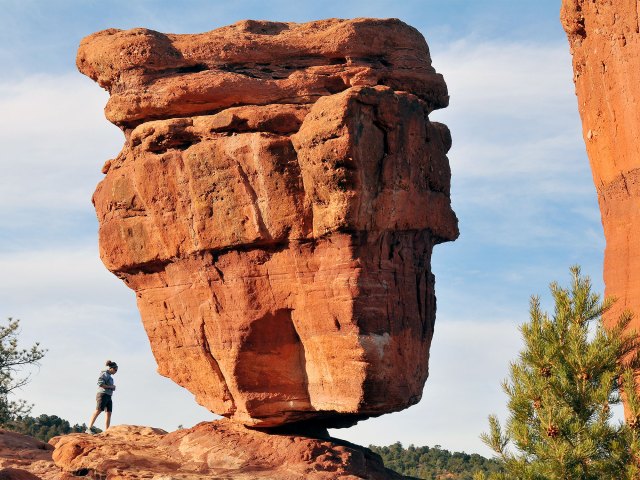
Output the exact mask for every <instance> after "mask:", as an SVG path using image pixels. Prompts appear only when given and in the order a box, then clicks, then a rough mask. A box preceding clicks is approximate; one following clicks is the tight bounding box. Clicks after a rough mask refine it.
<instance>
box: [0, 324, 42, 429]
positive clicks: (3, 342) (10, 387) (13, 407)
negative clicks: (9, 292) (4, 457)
mask: <svg viewBox="0 0 640 480" xmlns="http://www.w3.org/2000/svg"><path fill="white" fill-rule="evenodd" d="M19 332H20V320H14V319H12V318H9V320H8V322H7V325H6V326H4V325H0V425H6V424H7V423H9V422H11V421H12V420H15V419H16V418H18V417H20V416H22V415H26V414H27V413H29V412H30V411H31V405H28V404H27V403H26V402H25V401H24V400H11V399H10V398H9V395H10V394H11V393H12V392H14V390H16V389H18V388H20V387H22V386H24V385H26V384H27V383H28V382H29V376H28V375H27V376H23V377H17V374H18V372H19V370H21V369H22V368H23V367H25V366H28V365H37V364H38V361H39V360H40V359H42V357H44V354H45V352H46V350H43V349H41V348H40V345H39V344H38V343H35V344H34V345H32V346H31V347H30V348H22V349H21V348H19V347H18V333H19Z"/></svg>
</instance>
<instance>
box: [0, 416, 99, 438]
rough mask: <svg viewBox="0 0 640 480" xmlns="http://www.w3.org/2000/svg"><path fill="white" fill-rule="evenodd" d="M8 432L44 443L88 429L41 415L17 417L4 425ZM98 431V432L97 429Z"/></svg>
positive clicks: (57, 418)
mask: <svg viewBox="0 0 640 480" xmlns="http://www.w3.org/2000/svg"><path fill="white" fill-rule="evenodd" d="M2 427H3V428H6V429H7V430H12V431H14V432H18V433H22V434H24V435H29V436H30V437H35V438H37V439H38V440H42V441H43V442H48V441H49V439H50V438H53V437H56V436H58V435H67V434H69V433H81V432H84V431H85V430H86V429H87V426H86V425H85V424H84V423H83V424H82V425H79V424H75V425H71V424H70V423H69V422H68V421H67V420H64V419H62V418H60V417H58V416H56V415H45V414H43V415H39V416H37V417H31V416H29V415H25V416H23V417H17V418H15V419H13V420H11V421H9V422H6V423H5V424H3V425H2ZM96 431H98V430H97V429H96Z"/></svg>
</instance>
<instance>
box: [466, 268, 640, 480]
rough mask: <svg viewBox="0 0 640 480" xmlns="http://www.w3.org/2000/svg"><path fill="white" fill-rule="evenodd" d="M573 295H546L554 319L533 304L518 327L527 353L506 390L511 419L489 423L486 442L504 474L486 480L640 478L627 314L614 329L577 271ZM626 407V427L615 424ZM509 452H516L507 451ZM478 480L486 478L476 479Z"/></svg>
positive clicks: (638, 413) (638, 408)
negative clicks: (615, 410) (617, 411)
mask: <svg viewBox="0 0 640 480" xmlns="http://www.w3.org/2000/svg"><path fill="white" fill-rule="evenodd" d="M571 274H572V282H571V286H570V288H561V287H560V286H559V285H558V284H557V283H552V284H551V285H550V290H551V294H552V296H553V299H554V302H555V311H554V313H553V316H549V315H548V314H547V313H545V312H543V311H542V310H541V308H540V300H539V298H537V297H532V298H531V304H530V321H529V322H528V323H525V324H524V325H522V326H521V328H520V330H521V333H522V338H523V340H524V349H523V350H522V351H521V352H520V355H519V358H518V359H517V361H515V362H512V363H511V365H510V375H509V378H508V379H507V380H505V381H504V383H503V389H504V391H505V393H506V394H507V396H508V410H509V413H510V415H509V418H508V419H507V422H506V424H505V426H504V429H503V428H502V427H501V425H500V423H499V421H498V419H497V417H496V416H494V415H492V416H490V417H489V432H488V433H485V434H482V435H481V438H482V440H483V441H484V442H485V443H486V444H487V445H488V446H489V447H491V448H492V449H493V450H494V451H495V452H496V454H497V456H498V459H499V460H500V461H501V463H502V466H503V468H504V473H502V474H492V475H490V476H489V478H490V479H492V480H494V479H496V480H497V479H509V480H574V479H576V480H578V479H579V480H623V479H629V480H631V479H636V478H639V475H640V469H639V468H638V467H639V462H640V436H639V434H640V401H639V399H638V395H637V392H636V387H637V382H636V379H635V375H634V371H635V372H638V371H639V370H638V368H639V367H640V352H639V350H638V346H639V345H640V343H639V340H638V336H637V335H636V334H635V332H634V333H630V332H629V331H628V326H629V322H630V321H631V314H630V313H629V312H625V313H623V314H622V315H621V316H620V317H619V319H618V320H617V323H616V324H615V325H614V326H613V327H612V328H605V327H604V325H603V320H602V316H603V314H605V313H606V312H607V311H608V310H609V309H610V308H611V305H612V304H613V300H605V301H601V300H600V296H599V295H597V294H595V293H593V292H592V290H591V282H590V280H589V278H588V277H583V276H581V274H580V268H579V267H572V268H571ZM622 395H624V396H625V401H626V407H627V411H626V417H627V420H628V423H626V424H625V423H624V422H614V421H613V420H612V413H611V406H612V405H614V404H618V403H620V401H621V397H622ZM512 447H515V452H513V451H512V450H513V448H512ZM474 478H476V479H477V480H481V479H484V478H486V477H485V476H484V474H481V473H479V474H477V475H476V476H475V477H474Z"/></svg>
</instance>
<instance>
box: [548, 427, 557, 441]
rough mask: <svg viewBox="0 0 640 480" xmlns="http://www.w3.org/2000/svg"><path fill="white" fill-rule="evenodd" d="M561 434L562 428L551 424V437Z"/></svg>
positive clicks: (549, 433)
mask: <svg viewBox="0 0 640 480" xmlns="http://www.w3.org/2000/svg"><path fill="white" fill-rule="evenodd" d="M559 434H560V430H558V427H556V426H555V425H549V428H547V436H548V437H551V438H556V437H557V436H558V435H559Z"/></svg>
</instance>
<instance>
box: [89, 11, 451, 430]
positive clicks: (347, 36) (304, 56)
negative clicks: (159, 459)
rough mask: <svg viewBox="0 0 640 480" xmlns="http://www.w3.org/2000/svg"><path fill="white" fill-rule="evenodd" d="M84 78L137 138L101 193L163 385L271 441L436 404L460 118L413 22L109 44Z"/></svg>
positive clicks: (247, 29) (142, 35)
mask: <svg viewBox="0 0 640 480" xmlns="http://www.w3.org/2000/svg"><path fill="white" fill-rule="evenodd" d="M77 64H78V68H79V69H80V71H81V72H83V73H84V74H86V75H88V76H90V77H91V78H93V79H94V80H96V81H97V82H98V83H99V84H100V85H101V86H102V87H104V88H106V89H108V90H109V92H110V93H111V98H110V100H109V103H108V104H107V107H106V115H107V118H108V119H109V120H111V121H112V122H113V123H115V124H116V125H118V126H120V127H121V128H122V129H123V131H124V133H125V136H126V142H125V145H124V148H123V150H122V152H121V153H120V154H119V155H118V157H117V158H115V159H113V160H110V161H108V162H107V163H106V164H105V167H104V169H103V171H104V172H105V173H106V176H105V178H104V180H103V181H102V182H101V183H100V184H99V185H98V187H97V189H96V192H95V194H94V198H93V200H94V204H95V207H96V211H97V215H98V219H99V222H100V234H99V235H100V252H101V257H102V260H103V262H104V264H105V265H106V266H107V268H109V270H111V271H112V272H114V273H115V274H116V275H117V276H118V277H120V278H122V279H123V280H124V282H125V283H126V284H127V285H128V286H129V287H131V288H132V289H133V290H135V292H136V295H137V299H138V307H139V309H140V313H141V316H142V321H143V323H144V327H145V329H146V331H147V334H148V336H149V339H150V342H151V347H152V349H153V353H154V355H155V358H156V360H157V362H158V371H159V372H160V373H161V374H162V375H165V376H167V377H169V378H171V379H173V380H174V381H175V382H177V383H178V384H180V385H182V386H184V387H185V388H187V389H189V390H190V391H191V392H192V393H193V394H194V395H195V397H196V400H197V401H198V402H199V403H200V404H201V405H203V406H205V407H207V408H208V409H210V410H211V411H213V412H215V413H218V414H220V415H224V416H226V417H230V418H233V419H235V420H237V421H240V422H243V423H245V424H246V425H252V426H257V427H274V426H278V425H282V424H284V423H291V422H303V421H304V422H316V423H319V424H321V425H323V426H329V427H336V426H347V425H351V424H353V423H355V422H356V421H358V420H359V419H362V418H366V417H369V416H375V415H381V414H383V413H387V412H392V411H397V410H401V409H403V408H406V407H408V406H410V405H412V404H415V403H416V402H418V401H419V400H420V398H421V395H422V389H423V386H424V383H425V380H426V378H427V375H428V358H429V346H430V343H431V338H432V335H433V325H434V321H435V295H434V276H433V274H432V273H431V268H430V258H431V252H432V248H433V246H434V245H436V244H438V243H441V242H443V241H449V240H453V239H455V238H456V237H457V235H458V229H457V219H456V217H455V215H454V213H453V211H452V210H451V207H450V199H449V183H450V170H449V164H448V160H447V157H446V153H447V151H448V149H449V147H450V146H451V138H450V135H449V131H448V129H447V128H446V127H445V126H444V125H441V124H437V123H432V122H430V121H429V118H428V115H429V113H430V112H431V111H432V110H433V109H434V108H441V107H444V106H446V105H447V102H448V96H447V89H446V85H445V83H444V81H443V79H442V76H441V75H439V74H437V73H435V71H434V69H433V68H432V67H431V60H430V57H429V51H428V48H427V45H426V43H425V41H424V39H423V37H422V36H421V35H420V33H419V32H417V31H416V30H415V29H413V28H411V27H409V26H407V25H406V24H404V23H402V22H400V21H398V20H372V19H357V20H349V21H345V20H335V19H334V20H325V21H318V22H312V23H307V24H293V23H272V22H256V21H244V22H240V23H237V24H235V25H232V26H229V27H225V28H221V29H218V30H214V31H211V32H208V33H203V34H199V35H170V34H167V35H165V34H162V33H158V32H154V31H150V30H146V29H134V30H129V31H120V30H113V29H112V30H105V31H103V32H98V33H96V34H93V35H91V36H89V37H87V38H85V39H84V40H83V41H82V43H81V45H80V49H79V52H78V58H77Z"/></svg>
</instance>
